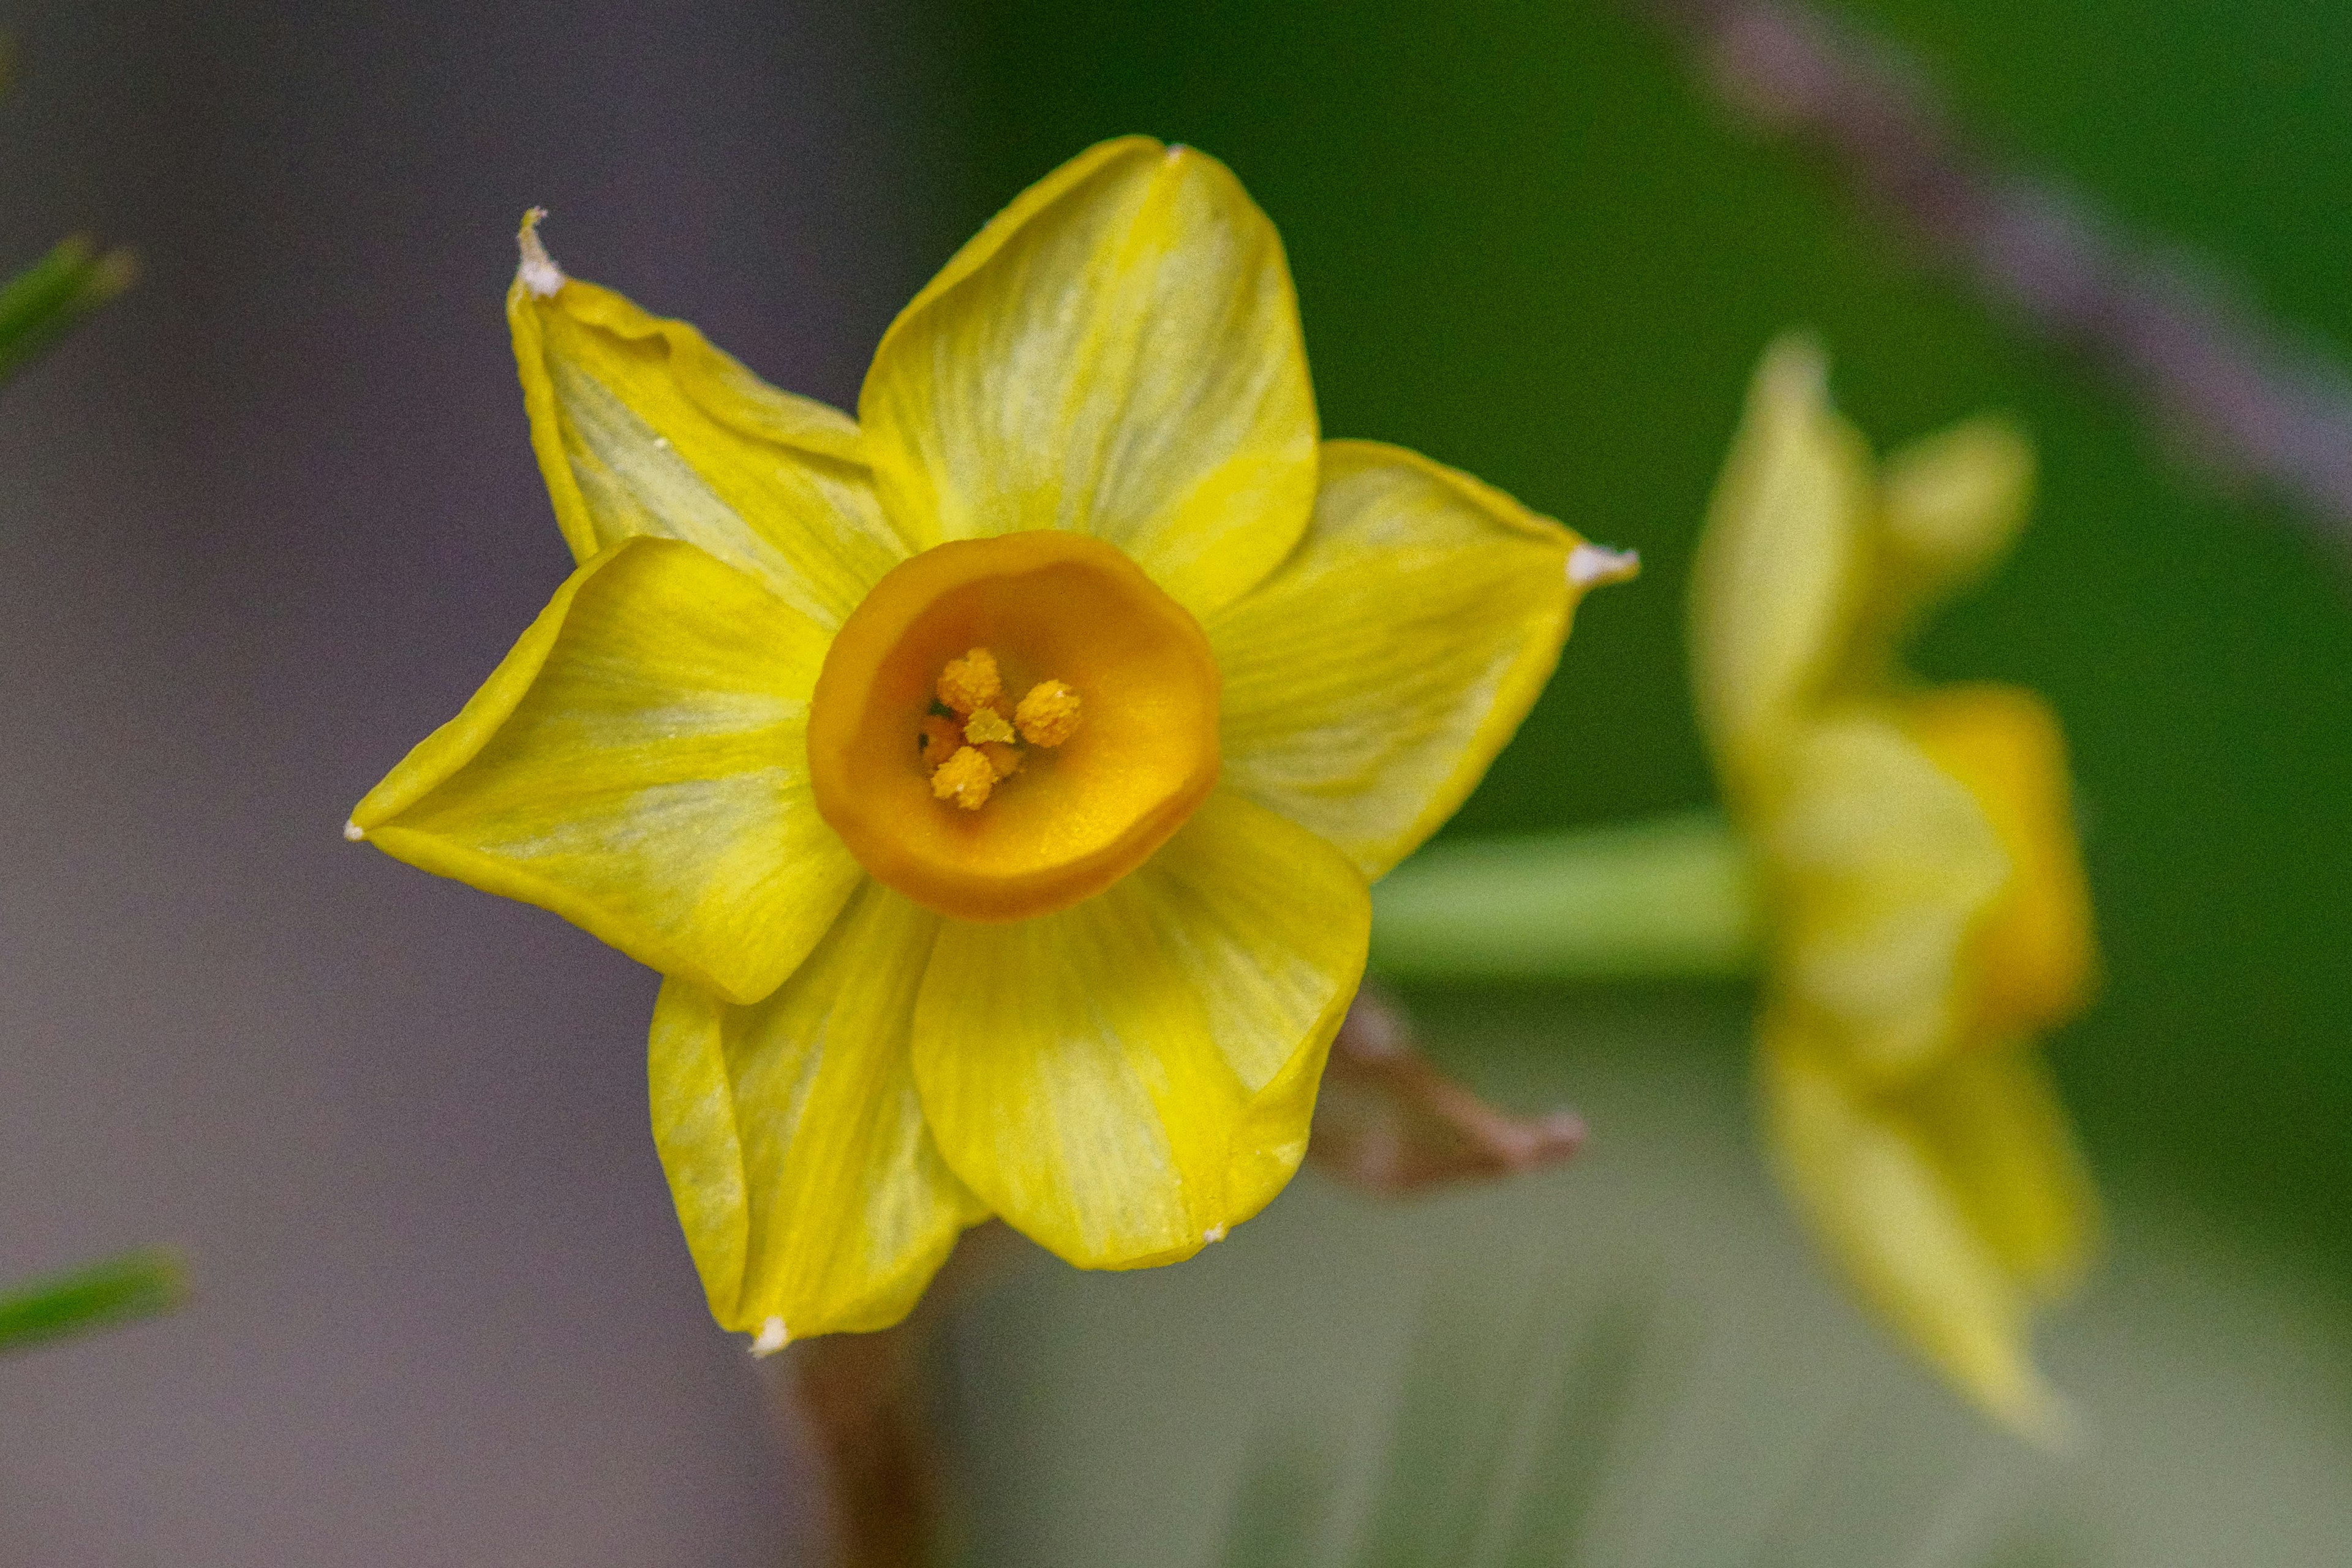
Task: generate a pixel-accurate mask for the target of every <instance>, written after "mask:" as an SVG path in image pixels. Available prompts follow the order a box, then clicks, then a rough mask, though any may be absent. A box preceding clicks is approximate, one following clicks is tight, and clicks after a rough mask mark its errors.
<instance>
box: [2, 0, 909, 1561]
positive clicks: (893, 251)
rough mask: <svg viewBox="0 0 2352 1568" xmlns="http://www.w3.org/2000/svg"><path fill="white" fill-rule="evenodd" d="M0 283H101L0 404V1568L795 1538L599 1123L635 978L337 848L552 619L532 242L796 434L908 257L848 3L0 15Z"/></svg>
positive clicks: (650, 1199)
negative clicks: (769, 390) (75, 238)
mask: <svg viewBox="0 0 2352 1568" xmlns="http://www.w3.org/2000/svg"><path fill="white" fill-rule="evenodd" d="M0 28H5V30H6V31H7V32H9V33H11V34H12V35H13V36H14V37H15V38H16V43H17V45H18V47H19V51H20V62H19V79H18V81H17V83H16V87H15V88H14V89H12V90H11V91H10V92H9V93H8V95H7V96H6V97H5V99H0V156H5V165H6V168H7V176H6V195H7V200H6V202H5V205H0V261H5V262H6V263H7V264H9V265H12V266H13V265H15V264H16V263H18V262H21V261H25V260H29V259H31V258H33V257H34V256H36V255H37V254H38V253H39V252H40V251H41V250H42V249H44V248H46V247H47V245H48V244H49V243H50V242H51V241H53V240H54V239H55V238H56V237H58V235H60V234H63V233H65V232H68V231H69V230H72V229H76V228H85V227H87V228H91V229H94V230H96V231H97V232H98V233H99V234H100V235H101V236H102V237H105V238H108V239H110V240H119V241H121V242H125V243H128V244H131V245H132V246H134V247H136V248H137V249H138V251H139V253H140V256H141V258H142V262H143V263H144V268H145V272H144V276H143V278H142V281H141V282H140V284H139V285H138V287H137V288H136V289H134V290H133V291H132V292H131V294H130V295H129V296H128V297H126V298H125V299H124V300H121V301H120V302H118V303H117V304H116V305H115V306H113V307H111V308H110V309H109V310H106V311H104V312H102V313H101V314H100V317H99V318H98V319H97V320H96V321H93V322H92V323H90V324H89V326H88V327H87V328H86V329H85V330H84V331H81V332H80V333H79V335H78V336H76V337H75V338H73V339H72V340H70V341H69V342H68V343H67V344H66V345H65V346H64V347H63V349H62V350H61V351H59V352H58V353H56V354H55V355H54V356H53V357H52V358H50V359H49V360H48V361H47V362H46V363H42V364H39V365H37V366H36V367H35V368H34V369H33V370H32V371H31V372H29V373H28V374H26V375H24V376H23V377H21V378H20V379H19V380H18V381H17V382H16V383H15V384H12V385H10V386H8V387H7V388H6V389H5V391H0V546H5V562H6V564H5V569H0V876H5V879H6V884H5V897H0V1041H4V1042H5V1046H0V1191H5V1194H6V1203H5V1215H6V1219H5V1227H0V1278H14V1277H17V1276H21V1275H24V1274H28V1273H31V1272H34V1271H37V1270H43V1269H47V1268H57V1267H62V1266H66V1265H69V1264H72V1263H75V1262H78V1261H80V1260H82V1259H84V1258H89V1257H92V1256H95V1255H96V1254H98V1253H99V1252H100V1251H103V1250H109V1249H112V1248H115V1247H127V1246H131V1245H136V1244H140V1243H144V1242H148V1241H169V1242H173V1243H177V1244H178V1245H180V1246H181V1247H184V1248H185V1250H186V1252H187V1254H188V1255H189V1257H190V1258H191V1259H192V1262H193V1266H194V1276H195V1286H196V1291H197V1298H196V1300H195V1301H194V1305H192V1306H191V1307H190V1308H189V1309H187V1310H185V1311H184V1312H183V1313H182V1314H181V1315H179V1316H178V1317H176V1318H173V1319H171V1320H168V1321H163V1322H159V1323H152V1324H148V1325H144V1326H141V1327H137V1328H133V1329H131V1330H128V1331H121V1332H117V1333H114V1334H110V1335H107V1336H103V1337H100V1338H98V1339H93V1340H89V1341H85V1342H79V1343H76V1344H72V1345H68V1346H64V1347H60V1348H55V1349H51V1350H47V1351H45V1352H39V1353H37V1354H35V1355H30V1356H26V1357H22V1358H18V1359H17V1360H16V1361H14V1362H12V1363H9V1364H7V1365H6V1366H5V1368H4V1369H0V1561H5V1562H7V1563H173V1564H230V1563H265V1562H266V1563H303V1564H314V1565H326V1564H335V1563H565V1564H575V1565H578V1564H594V1563H615V1564H619V1563H627V1564H632V1565H645V1564H656V1563H698V1564H708V1563H767V1562H772V1561H774V1560H775V1558H776V1557H777V1555H778V1553H779V1552H780V1550H782V1549H784V1548H786V1547H787V1546H788V1545H789V1541H787V1540H783V1539H780V1532H783V1533H784V1535H786V1536H788V1537H789V1536H792V1535H793V1534H794V1533H795V1532H798V1531H804V1529H805V1522H804V1518H803V1511H804V1510H800V1509H799V1506H798V1505H799V1502H800V1500H799V1499H798V1498H797V1497H796V1496H792V1495H787V1496H785V1497H784V1506H782V1508H780V1507H779V1505H778V1500H779V1496H780V1493H782V1492H785V1491H788V1483H787V1479H786V1475H785V1471H784V1468H783V1466H782V1463H781V1461H780V1459H779V1458H778V1457H777V1453H776V1447H775V1445H774V1443H773V1442H772V1440H771V1436H770V1430H769V1426H768V1424H767V1416H766V1414H765V1411H764V1408H763V1406H762V1404H761V1396H760V1393H759V1390H758V1386H757V1384H756V1382H755V1380H754V1378H753V1377H752V1376H751V1374H750V1373H749V1371H748V1364H749V1363H748V1362H747V1360H746V1358H745V1357H744V1355H743V1352H742V1349H741V1346H740V1342H735V1341H730V1340H729V1339H727V1338H725V1337H723V1336H721V1335H720V1334H719V1332H718V1331H716V1330H715V1329H714V1328H713V1327H712V1325H711V1323H710V1320H709V1316H708V1314H707V1312H706V1311H705V1310H704V1307H703V1304H702V1300H701V1298H700V1294H699V1291H698V1288H697V1286H696V1283H695V1279H694V1274H693V1270H692V1268H691V1267H690V1265H689V1263H688V1258H687V1254H686V1249H685V1247H684V1245H683V1244H682V1242H681V1241H680V1239H679V1237H678V1234H677V1223H676V1221H675V1219H674V1218H673V1217H672V1215H671V1213H670V1209H669V1203H668V1198H667V1193H666V1190H665V1188H664V1185H663V1182H662V1177H661V1172H660V1169H659V1167H658V1165H657V1163H656V1160H655V1156H654V1151H653V1145H652V1142H651V1140H650V1139H649V1138H648V1136H647V1134H646V1115H645V1089H644V1034H645V1021H646V1012H647V1008H648V1006H649V1005H650V1003H651V1000H652V994H653V984H652V980H651V977H650V976H649V975H647V974H646V973H643V972H641V971H639V970H638V969H636V968H635V966H634V965H632V964H630V963H627V962H625V961H624V960H622V959H620V958H618V957H616V956H615V955H614V954H613V953H611V952H607V951H605V950H604V949H603V948H600V947H599V946H597V945H596V944H595V943H594V942H592V941H590V940H589V939H588V938H586V937H584V936H582V935H579V934H578V933H576V932H574V931H572V930H571V929H570V928H569V927H567V926H564V925H562V923H560V922H558V921H554V920H552V919H551V918H549V917H547V916H544V915H542V914H541V913H540V912H538V911H536V910H529V909H525V908H523V907H521V906H519V905H514V904H509V903H505V902H502V901H500V900H495V899H488V898H485V897H482V896H481V895H479V894H476V893H472V892H469V891H467V889H462V888H459V887H457V886H456V885H455V884H452V883H446V882H440V881H436V880H435V879H431V878H427V877H422V876H419V875H417V874H416V873H415V872H414V871H410V870H408V869H406V868H402V867H399V866H396V865H394V864H393V863H392V862H391V861H389V860H386V859H384V858H381V857H379V856H377V855H375V854H373V852H371V851H368V850H365V849H362V848H356V847H351V846H348V845H346V844H344V843H343V842H342V840H341V837H340V836H339V833H338V829H339V828H340V826H341V822H342V818H343V815H344V812H345V811H346V809H347V808H348V806H349V805H350V803H351V802H352V801H353V800H354V799H356V798H357V797H358V795H360V794H361V793H362V791H364V790H365V789H366V788H367V787H368V785H369V784H372V783H373V782H374V780H375V779H376V778H377V776H378V775H379V774H381V773H383V771H384V770H385V769H386V768H387V767H389V766H390V765H391V764H392V763H394V762H395V761H396V760H397V759H398V757H399V754H400V752H401V751H402V750H403V749H404V747H405V746H406V745H407V744H409V743H410V742H413V741H415V740H416V739H418V738H420V737H422V736H423V735H424V734H425V732H426V731H428V730H429V729H431V728H432V726H434V725H435V724H436V723H438V722H440V721H442V720H443V719H445V718H446V717H447V716H448V715H449V714H450V713H451V712H453V711H455V710H456V709H457V705H458V704H459V703H460V702H461V701H462V700H464V698H465V697H466V695H467V693H468V692H469V691H470V690H471V689H472V688H473V687H474V685H475V684H476V683H477V681H478V679H480V677H481V676H482V675H483V674H484V673H485V672H487V671H488V668H490V667H491V665H492V664H493V663H494V662H495V661H496V659H497V658H498V657H499V655H500V654H501V653H502V652H503V651H504V649H505V647H506V646H507V644H508V642H509V640H510V638H511V637H513V636H514V635H515V634H517V633H518V632H519V631H520V628H521V627H522V626H524V625H525V624H526V623H527V622H528V620H529V618H530V616H531V615H532V614H533V613H535V612H536V611H537V610H538V608H539V607H540V605H541V604H542V602H543V601H544V600H545V598H546V597H547V595H549V594H550V593H551V591H552V590H553V588H554V587H555V585H556V584H558V583H559V582H560V581H561V580H562V574H563V572H564V570H565V567H566V564H567V562H566V559H565V557H564V554H563V552H562V547H561V545H560V543H559V542H558V540H557V537H556V533H555V529H554V525H553V521H552V519H551V514H550V512H549V509H548V504H547V500H546V498H545V494H544V492H543V490H542V489H541V485H540V482H539V479H538V477H537V474H536V472H535V470H534V468H533V467H532V464H531V458H530V449H529V447H528V446H527V444H526V436H525V425H524V420H523V415H522V409H521V404H520V397H519V395H518V393H517V389H516V384H515V376H514V369H513V361H512V358H511V356H510V353H509V349H508V347H507V339H506V329H505V325H504V321H503V319H502V316H501V312H500V300H501V296H502V293H503V290H504V289H505V286H506V280H507V277H508V274H509V269H510V268H511V265H512V259H511V258H512V255H513V252H512V244H511V236H512V233H513V230H514V226H515V223H516V220H517V217H518V216H519V215H520V212H521V211H522V209H523V207H524V206H526V205H530V204H531V203H542V204H544V205H547V206H548V207H550V208H551V209H552V212H553V217H552V219H551V223H550V225H549V227H548V231H547V232H548V236H549V238H550V240H551V244H552V246H553V247H554V249H555V251H556V254H557V255H558V256H559V257H560V258H562V260H563V261H564V263H565V264H566V265H567V266H569V267H571V268H572V269H574V270H576V271H578V272H579V273H581V274H582V275H583V276H586V277H591V278H594V279H599V280H601V281H605V282H609V283H612V284H614V285H615V286H617V287H620V288H622V289H626V290H628V291H630V292H631V293H633V294H635V296H636V297H638V298H639V299H640V300H643V301H644V302H645V303H646V304H647V305H648V306H650V307H652V308H655V309H656V310H664V311H666V312H669V313H675V314H678V315H683V316H686V317H688V318H689V319H692V320H694V321H698V322H700V323H701V324H702V325H703V326H705V327H706V328H708V329H709V331H710V332H711V334H712V336H713V337H714V338H716V339H717V340H719V342H723V343H725V344H726V345H728V346H729V347H730V349H732V350H733V351H734V352H736V353H738V354H740V355H741V356H742V357H743V358H745V359H746V360H747V361H748V362H749V363H751V364H752V365H753V366H754V367H755V368H757V369H758V370H760V371H761V373H763V374H766V375H768V376H770V377H771V378H772V379H774V380H776V381H779V382H781V383H783V384H788V385H791V386H793V387H795V388H799V389H803V390H805V391H808V392H811V393H814V394H815V395H821V396H824V397H827V398H830V399H833V400H835V401H838V402H847V401H850V400H851V399H853V398H854V395H855V392H856V384H857V378H858V376H859V375H860V374H861V373H862V370H863V367H864V364H865V361H866V354H867V353H868V351H869V350H870V347H871V345H872V343H873V342H874V341H875V339H876V337H877V335H878V334H879V333H880V331H881V329H882V328H883V326H884V325H885V324H886V323H887V321H888V319H889V316H890V314H891V312H892V311H893V310H895V309H896V308H897V307H898V304H899V303H900V302H902V301H903V300H905V299H906V298H907V297H908V295H909V294H910V293H911V292H912V291H913V289H915V288H916V287H917V286H918V285H919V283H920V281H921V279H923V277H925V276H926V275H927V274H928V273H929V270H930V269H931V268H932V267H933V266H935V265H936V263H937V260H938V259H939V258H940V256H941V255H943V254H944V252H945V249H946V247H947V246H948V245H950V243H951V242H952V240H953V238H954V237H953V236H952V235H945V234H942V235H936V236H935V235H932V234H930V233H928V232H910V231H909V229H908V224H909V223H910V222H921V221H924V220H923V219H922V218H921V216H920V215H923V214H926V213H929V212H934V211H936V210H937V209H938V208H939V206H940V203H939V202H938V201H936V200H933V199H929V195H928V193H929V190H930V186H931V183H932V181H933V178H934V174H933V170H934V156H935V154H936V153H938V151H939V147H938V146H937V145H935V144H934V143H933V142H932V141H930V140H929V138H931V137H933V136H935V135H943V134H944V129H943V128H945V127H948V126H950V124H951V123H952V116H951V115H950V114H949V113H948V112H947V110H946V108H945V106H943V105H942V104H941V103H940V101H939V100H938V95H937V93H936V91H935V89H934V84H933V83H932V82H931V80H930V79H929V78H928V76H927V74H926V73H927V70H928V69H929V58H928V57H927V56H926V54H925V53H924V51H923V49H922V48H921V47H920V46H919V43H918V41H917V39H916V37H915V30H914V29H913V28H912V27H911V26H908V18H906V17H905V16H902V15H901V13H900V8H899V7H897V6H894V5H856V6H839V5H834V6H819V5H782V6H777V5H751V4H740V5H694V6H691V7H688V6H685V5H618V4H595V3H591V4H584V5H583V4H568V5H553V4H538V3H530V0H526V3H520V4H507V5H498V6H486V5H472V6H468V5H453V4H409V5H401V6H397V7H390V6H384V7H377V6H359V5H335V6H302V7H298V6H290V5H231V6H202V7H196V6H178V5H160V4H100V5H83V4H75V5H67V4H45V5H9V6H6V7H0Z"/></svg>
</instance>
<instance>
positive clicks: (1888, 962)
mask: <svg viewBox="0 0 2352 1568" xmlns="http://www.w3.org/2000/svg"><path fill="white" fill-rule="evenodd" d="M1783 784H1784V790H1783V793H1782V794H1781V795H1780V803H1779V806H1778V809H1777V810H1776V811H1774V812H1773V813H1772V814H1771V815H1770V816H1769V817H1768V819H1767V821H1766V822H1765V823H1764V824H1763V826H1762V828H1761V831H1760V833H1759V847H1760V849H1761V850H1762V852H1763V856H1764V860H1765V866H1766V871H1767V876H1768V879H1769V882H1768V885H1769V887H1770V888H1771V889H1772V890H1773V894H1772V896H1773V897H1774V898H1775V899H1776V900H1777V901H1778V906H1779V908H1778V919H1777V920H1776V921H1775V925H1776V928H1777V933H1778V942H1779V945H1780V963H1779V964H1778V965H1777V968H1776V975H1777V979H1778V982H1779V984H1780V987H1781V988H1782V990H1783V991H1784V992H1785V994H1788V995H1790V996H1791V997H1793V998H1795V999H1797V1000H1800V1001H1801V1002H1803V1003H1804V1004H1806V1005H1808V1006H1810V1007H1811V1008H1814V1009H1816V1010H1817V1011H1818V1012H1819V1013H1820V1014H1821V1015H1822V1016H1823V1017H1824V1018H1825V1019H1826V1020H1829V1021H1830V1022H1832V1023H1833V1024H1834V1026H1836V1029H1837V1039H1838V1046H1839V1050H1840V1052H1841V1055H1842V1059H1843V1061H1845V1062H1846V1063H1847V1064H1848V1065H1850V1066H1853V1067H1855V1068H1861V1069H1866V1070H1867V1071H1869V1072H1870V1073H1872V1074H1873V1075H1874V1076H1875V1077H1878V1078H1880V1079H1888V1080H1891V1079H1895V1078H1900V1077H1903V1076H1906V1075H1910V1074H1915V1073H1916V1072H1919V1071H1921V1070H1923V1069H1924V1068H1927V1066H1928V1065H1930V1064H1931V1063H1933V1062H1934V1061H1936V1060H1937V1059H1939V1058H1941V1057H1942V1056H1943V1055H1944V1054H1946V1053H1948V1051H1950V1050H1952V1049H1954V1048H1956V1047H1957V1046H1958V1042H1959V1037H1960V1034H1961V1032H1962V1026H1963V1025H1965V1024H1966V1023H1968V1022H1969V1018H1968V1017H1967V1016H1965V1009H1964V1007H1963V1005H1962V1004H1963V1002H1964V1001H1965V999H1966V998H1965V995H1964V973H1963V970H1962V967H1961V964H1962V953H1963V949H1964V943H1965V942H1966V941H1967V939H1968V937H1969V931H1970V930H1971V928H1972V927H1973V926H1974V925H1975V923H1976V922H1977V921H1978V919H1979V916H1980V915H1981V914H1982V913H1983V911H1984V910H1986V909H1987V908H1988V907H1989V906H1990V904H1991V902H1992V900H1994V898H1995V897H1996V896H1997V895H1998V894H1999V893H2000V889H2001V886H2002V884H2003V883H2004V882H2005V881H2006V880H2007V879H2008V877H2009V858H2008V857H2007V856H2006V855H2005V854H2003V853H2002V851H2001V847H2000V839H1999V838H1998V837H1996V836H1995V835H1994V833H1993V830H1992V827H1991V825H1990V824H1989V823H1988V822H1987V821H1986V820H1985V816H1984V813H1983V812H1982V810H1980V809H1979V807H1978V805H1977V803H1976V802H1975V800H1974V799H1973V798H1971V797H1970V795H1969V792H1968V791H1967V789H1965V788H1964V787H1962V785H1961V784H1960V783H1959V781H1958V780H1957V779H1954V778H1953V777H1952V776H1951V775H1950V774H1949V773H1946V772H1945V771H1944V770H1943V769H1941V768H1938V767H1937V766H1936V764H1935V763H1933V762H1931V761H1929V760H1928V758H1927V753H1926V752H1923V751H1921V750H1920V748H1919V747H1918V745H1917V744H1916V742H1913V741H1912V740H1911V739H1910V738H1909V737H1908V736H1907V735H1906V734H1905V733H1904V732H1903V731H1902V730H1901V729H1900V728H1898V727H1897V726H1896V725H1895V723H1894V722H1893V721H1890V720H1887V719H1884V718H1881V717H1878V716H1875V715H1874V714H1870V713H1865V712H1860V711H1856V712H1849V713H1845V714H1843V715H1841V716H1839V717H1836V718H1833V719H1829V720H1824V721H1817V722H1813V723H1810V724H1807V725H1804V726H1802V727H1801V728H1800V729H1799V730H1798V731H1796V739H1795V740H1794V742H1792V743H1791V744H1790V749H1789V752H1788V755H1787V773H1786V777H1785V779H1784V781H1783Z"/></svg>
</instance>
